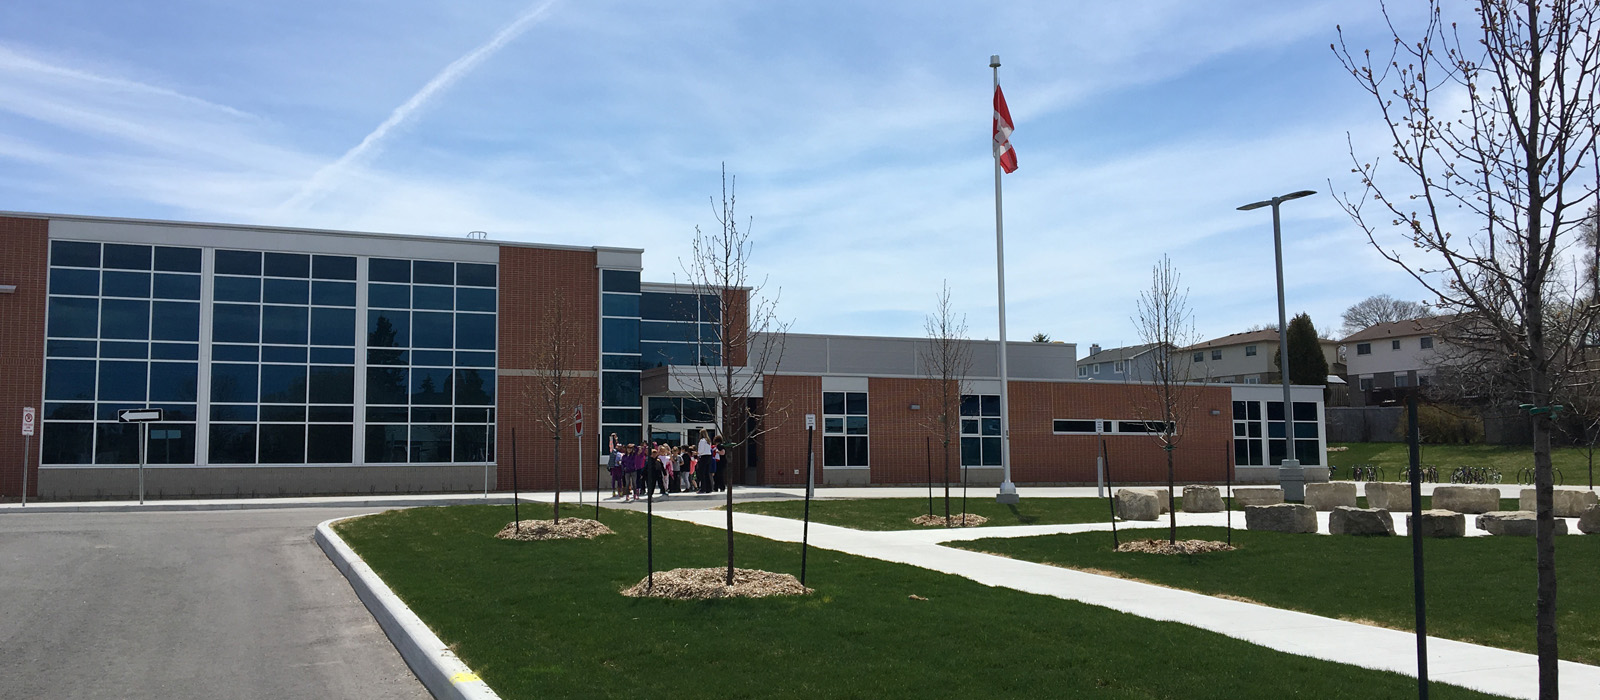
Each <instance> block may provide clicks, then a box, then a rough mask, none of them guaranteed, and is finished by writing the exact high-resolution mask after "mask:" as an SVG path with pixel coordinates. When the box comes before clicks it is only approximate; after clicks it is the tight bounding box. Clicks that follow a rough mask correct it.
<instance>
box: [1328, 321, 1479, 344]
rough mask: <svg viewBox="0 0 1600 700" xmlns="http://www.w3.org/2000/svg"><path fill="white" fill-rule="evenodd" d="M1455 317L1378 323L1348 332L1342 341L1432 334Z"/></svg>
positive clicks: (1350, 341)
mask: <svg viewBox="0 0 1600 700" xmlns="http://www.w3.org/2000/svg"><path fill="white" fill-rule="evenodd" d="M1452 318H1455V316H1454V315H1450V316H1432V317H1429V318H1418V319H1412V320H1408V321H1393V322H1390V323H1378V324H1374V325H1371V326H1368V327H1366V328H1363V329H1361V330H1359V331H1356V332H1355V333H1352V334H1350V336H1349V337H1347V338H1345V339H1344V340H1343V341H1342V342H1345V343H1355V342H1362V341H1368V340H1384V339H1387V338H1404V337H1407V336H1413V335H1433V334H1435V333H1438V332H1439V327H1440V326H1443V325H1444V324H1445V323H1447V322H1449V321H1450V319H1452Z"/></svg>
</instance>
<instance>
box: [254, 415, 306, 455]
mask: <svg viewBox="0 0 1600 700" xmlns="http://www.w3.org/2000/svg"><path fill="white" fill-rule="evenodd" d="M260 430H261V456H260V458H259V459H258V460H257V461H259V462H260V463H261V464H295V463H300V462H305V461H306V426H304V425H263V426H261V428H260Z"/></svg>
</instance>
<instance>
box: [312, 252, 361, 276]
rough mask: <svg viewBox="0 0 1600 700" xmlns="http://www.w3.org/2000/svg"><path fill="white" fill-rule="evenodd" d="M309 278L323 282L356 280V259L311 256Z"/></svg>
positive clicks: (336, 256) (337, 256) (334, 256)
mask: <svg viewBox="0 0 1600 700" xmlns="http://www.w3.org/2000/svg"><path fill="white" fill-rule="evenodd" d="M311 276H312V277H315V278H317V279H324V280H353V279H355V278H356V259H355V258H351V257H345V256H342V255H317V256H313V257H312V259H311Z"/></svg>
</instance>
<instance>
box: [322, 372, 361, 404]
mask: <svg viewBox="0 0 1600 700" xmlns="http://www.w3.org/2000/svg"><path fill="white" fill-rule="evenodd" d="M355 380H356V370H355V368H354V367H312V368H311V403H343V404H348V403H351V402H352V401H354V400H355V386H356V384H355Z"/></svg>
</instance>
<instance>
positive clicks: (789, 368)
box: [751, 333, 828, 374]
mask: <svg viewBox="0 0 1600 700" xmlns="http://www.w3.org/2000/svg"><path fill="white" fill-rule="evenodd" d="M751 344H752V345H754V346H756V347H761V346H762V345H764V344H763V343H762V341H761V340H760V339H759V338H758V339H756V340H755V341H754V342H753V343H751ZM751 359H754V358H751ZM772 365H773V363H772V362H768V363H767V371H769V372H770V371H772V370H773V366H772ZM776 369H777V371H778V372H782V373H788V372H798V373H806V374H824V373H827V372H828V337H827V336H821V335H798V334H793V333H791V334H789V336H788V337H786V338H785V339H784V341H783V360H782V362H781V363H780V364H779V365H778V367H777V368H776Z"/></svg>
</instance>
